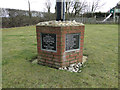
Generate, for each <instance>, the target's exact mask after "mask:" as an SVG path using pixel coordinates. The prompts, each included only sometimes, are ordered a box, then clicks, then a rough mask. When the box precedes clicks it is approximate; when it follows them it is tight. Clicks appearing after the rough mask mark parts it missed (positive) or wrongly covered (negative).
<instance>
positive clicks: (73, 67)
mask: <svg viewBox="0 0 120 90" xmlns="http://www.w3.org/2000/svg"><path fill="white" fill-rule="evenodd" d="M86 61H87V57H86V56H83V62H82V63H77V64H76V63H74V64H70V65H69V66H67V67H62V68H59V70H66V71H70V72H77V73H80V72H82V70H81V69H82V67H83V65H84V63H85V62H86Z"/></svg>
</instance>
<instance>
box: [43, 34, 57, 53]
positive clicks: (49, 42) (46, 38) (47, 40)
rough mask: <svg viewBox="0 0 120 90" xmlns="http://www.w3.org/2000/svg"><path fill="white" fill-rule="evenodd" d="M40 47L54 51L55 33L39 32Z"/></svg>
mask: <svg viewBox="0 0 120 90" xmlns="http://www.w3.org/2000/svg"><path fill="white" fill-rule="evenodd" d="M41 44H42V45H41V49H42V50H46V51H56V34H48V33H41Z"/></svg>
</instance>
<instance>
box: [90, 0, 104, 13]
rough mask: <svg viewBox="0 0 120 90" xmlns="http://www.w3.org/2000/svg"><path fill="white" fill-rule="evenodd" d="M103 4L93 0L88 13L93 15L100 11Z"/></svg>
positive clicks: (98, 0)
mask: <svg viewBox="0 0 120 90" xmlns="http://www.w3.org/2000/svg"><path fill="white" fill-rule="evenodd" d="M104 5H105V3H101V0H93V2H92V3H91V5H89V6H90V7H89V8H90V9H91V10H90V12H92V13H94V12H95V11H96V10H98V9H100V8H101V7H102V6H104Z"/></svg>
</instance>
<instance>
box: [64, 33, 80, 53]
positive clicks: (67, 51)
mask: <svg viewBox="0 0 120 90" xmlns="http://www.w3.org/2000/svg"><path fill="white" fill-rule="evenodd" d="M67 34H79V48H78V49H72V50H67V51H66V35H67ZM67 34H65V52H72V51H77V50H80V40H81V33H67Z"/></svg>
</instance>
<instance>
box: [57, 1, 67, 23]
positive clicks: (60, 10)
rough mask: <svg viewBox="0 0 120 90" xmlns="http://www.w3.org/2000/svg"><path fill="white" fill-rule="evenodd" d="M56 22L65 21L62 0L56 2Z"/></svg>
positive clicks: (63, 2)
mask: <svg viewBox="0 0 120 90" xmlns="http://www.w3.org/2000/svg"><path fill="white" fill-rule="evenodd" d="M56 7H57V8H56V12H57V16H56V21H59V20H61V21H64V20H65V1H64V0H56Z"/></svg>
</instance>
